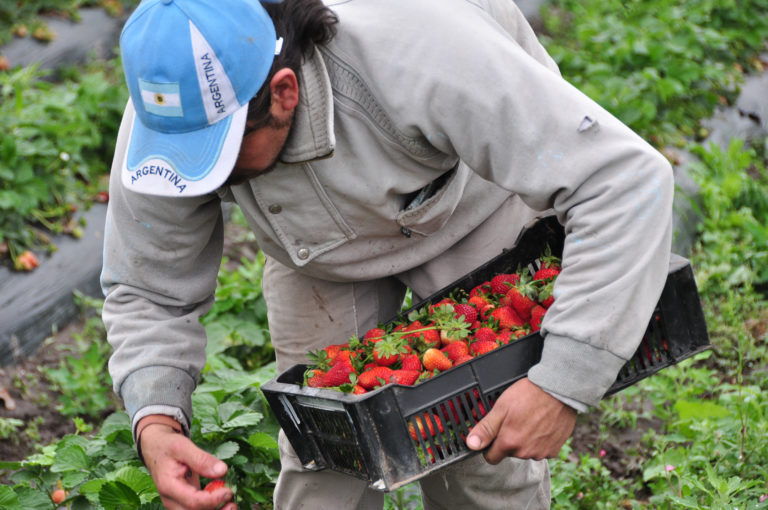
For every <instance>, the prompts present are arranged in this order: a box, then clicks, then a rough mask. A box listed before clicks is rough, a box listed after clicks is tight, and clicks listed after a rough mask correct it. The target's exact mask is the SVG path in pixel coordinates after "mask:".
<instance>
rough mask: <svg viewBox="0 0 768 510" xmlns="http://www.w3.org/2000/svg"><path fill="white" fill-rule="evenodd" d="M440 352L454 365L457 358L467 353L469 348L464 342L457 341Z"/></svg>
mask: <svg viewBox="0 0 768 510" xmlns="http://www.w3.org/2000/svg"><path fill="white" fill-rule="evenodd" d="M440 350H441V351H442V352H443V353H445V355H446V356H448V359H450V360H451V361H453V362H454V363H456V360H457V359H458V358H459V357H461V356H463V355H465V354H468V353H469V346H468V345H467V343H466V342H463V341H457V342H451V343H449V344H448V345H446V346H445V347H443V348H442V349H440Z"/></svg>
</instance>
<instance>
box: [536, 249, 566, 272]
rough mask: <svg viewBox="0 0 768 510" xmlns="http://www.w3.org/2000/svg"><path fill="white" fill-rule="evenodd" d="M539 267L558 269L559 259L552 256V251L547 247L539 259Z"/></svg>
mask: <svg viewBox="0 0 768 510" xmlns="http://www.w3.org/2000/svg"><path fill="white" fill-rule="evenodd" d="M540 260H541V267H545V268H555V269H560V263H561V261H560V258H559V257H556V256H554V255H552V249H551V248H550V247H549V245H547V247H546V248H545V249H544V255H542V256H541V257H540Z"/></svg>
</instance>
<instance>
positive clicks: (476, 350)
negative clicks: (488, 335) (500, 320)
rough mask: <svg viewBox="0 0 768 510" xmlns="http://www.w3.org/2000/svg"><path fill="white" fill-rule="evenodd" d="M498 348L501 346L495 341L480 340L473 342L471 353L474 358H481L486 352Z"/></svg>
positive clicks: (470, 348) (470, 347)
mask: <svg viewBox="0 0 768 510" xmlns="http://www.w3.org/2000/svg"><path fill="white" fill-rule="evenodd" d="M498 347H499V344H497V343H496V341H495V340H479V341H477V342H473V343H472V345H470V346H469V352H470V353H471V354H472V355H474V356H480V355H483V354H485V353H486V352H490V351H492V350H494V349H497V348H498Z"/></svg>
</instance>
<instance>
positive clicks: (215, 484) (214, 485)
mask: <svg viewBox="0 0 768 510" xmlns="http://www.w3.org/2000/svg"><path fill="white" fill-rule="evenodd" d="M225 486H226V484H225V483H224V480H221V479H217V480H211V481H210V482H208V485H206V486H205V488H204V489H203V490H204V491H206V492H213V491H215V490H217V489H221V488H222V487H225Z"/></svg>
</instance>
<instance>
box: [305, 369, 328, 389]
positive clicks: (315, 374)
mask: <svg viewBox="0 0 768 510" xmlns="http://www.w3.org/2000/svg"><path fill="white" fill-rule="evenodd" d="M304 377H305V378H306V381H307V382H306V385H307V386H309V387H310V388H322V387H324V386H325V372H324V371H323V370H320V369H318V368H315V369H312V370H309V371H308V372H307V374H305V376H304Z"/></svg>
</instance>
